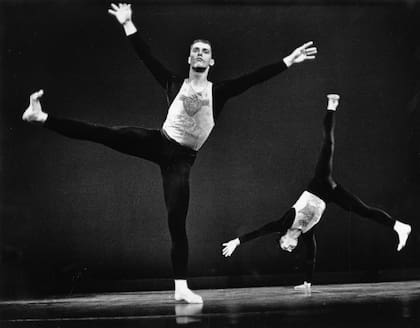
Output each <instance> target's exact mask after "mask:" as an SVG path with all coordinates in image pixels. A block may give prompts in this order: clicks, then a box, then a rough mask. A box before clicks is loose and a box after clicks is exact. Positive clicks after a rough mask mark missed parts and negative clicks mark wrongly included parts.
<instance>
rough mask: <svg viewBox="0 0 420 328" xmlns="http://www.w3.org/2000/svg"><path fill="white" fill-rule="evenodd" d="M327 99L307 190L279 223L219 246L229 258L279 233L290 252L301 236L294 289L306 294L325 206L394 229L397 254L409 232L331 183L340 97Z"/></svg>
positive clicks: (408, 226) (401, 224)
mask: <svg viewBox="0 0 420 328" xmlns="http://www.w3.org/2000/svg"><path fill="white" fill-rule="evenodd" d="M327 97H328V107H327V113H326V115H325V118H324V140H323V144H322V148H321V153H320V155H319V158H318V162H317V164H316V167H315V175H314V177H313V178H312V180H311V181H310V182H309V184H308V186H307V188H306V190H305V191H304V192H303V193H302V195H301V196H300V197H299V199H298V200H297V202H296V203H295V204H294V205H293V206H292V207H291V208H290V209H289V210H288V211H287V212H286V213H285V214H284V215H283V217H282V218H280V219H279V220H277V221H273V222H270V223H268V224H266V225H264V226H262V227H261V228H259V229H257V230H255V231H253V232H250V233H247V234H244V235H242V236H240V237H238V238H236V239H233V240H231V241H228V242H226V243H223V244H222V246H224V248H223V250H222V253H223V255H224V256H225V257H228V256H231V255H232V253H233V252H234V251H235V249H236V247H238V246H239V245H240V244H242V243H245V242H247V241H250V240H252V239H255V238H257V237H260V236H263V235H266V234H269V233H272V232H278V233H279V234H280V236H281V238H280V239H279V244H280V247H281V248H282V249H283V250H285V251H288V252H291V251H293V250H294V249H295V247H296V246H297V244H298V238H299V237H300V236H302V239H303V242H304V244H305V246H306V260H305V281H304V283H303V284H302V285H299V286H296V287H295V288H296V289H303V290H305V291H310V289H311V283H312V275H313V271H314V268H315V260H316V241H315V234H314V226H315V225H316V224H317V223H318V222H319V220H320V219H321V216H322V214H323V213H324V211H325V208H326V204H327V203H329V202H331V203H335V204H337V205H338V206H340V207H342V208H344V209H345V210H347V211H351V212H354V213H356V214H358V215H360V216H362V217H366V218H370V219H372V220H374V221H376V222H378V223H380V224H382V225H384V226H387V227H389V228H393V229H394V231H395V232H396V233H397V235H398V241H399V242H398V247H397V251H400V250H401V249H402V248H403V247H404V246H405V244H406V242H407V238H408V236H409V234H410V232H411V227H410V225H408V224H405V223H402V222H400V221H397V220H395V219H393V218H392V217H391V216H390V215H389V214H388V213H386V212H384V211H383V210H380V209H377V208H374V207H370V206H368V205H366V204H365V203H363V202H362V201H361V200H360V199H359V198H357V197H356V196H355V195H353V194H351V193H350V192H348V191H347V190H345V189H344V188H343V187H342V186H341V185H340V184H338V183H336V182H335V180H334V179H333V177H332V170H333V156H334V126H335V117H334V116H335V111H336V109H337V106H338V100H339V98H340V97H339V96H338V95H328V96H327Z"/></svg>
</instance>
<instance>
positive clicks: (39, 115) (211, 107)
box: [22, 4, 317, 303]
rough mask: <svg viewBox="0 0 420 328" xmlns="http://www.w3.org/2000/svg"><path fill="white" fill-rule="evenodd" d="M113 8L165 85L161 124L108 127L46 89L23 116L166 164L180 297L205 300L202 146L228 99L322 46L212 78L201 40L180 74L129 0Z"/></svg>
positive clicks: (208, 50)
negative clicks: (194, 222) (194, 245)
mask: <svg viewBox="0 0 420 328" xmlns="http://www.w3.org/2000/svg"><path fill="white" fill-rule="evenodd" d="M111 7H112V9H110V10H109V11H108V12H109V13H110V14H111V15H113V16H115V18H116V19H117V20H118V22H119V23H120V24H121V25H122V26H123V28H124V31H125V33H126V35H127V36H128V38H129V40H130V41H131V43H132V44H133V47H134V49H135V50H136V52H137V54H138V55H139V57H140V59H141V60H142V61H143V62H144V63H145V65H146V66H147V67H148V68H149V69H150V71H151V73H152V74H153V75H154V77H155V78H156V80H157V81H158V82H159V84H160V85H161V86H162V87H163V88H164V89H165V91H166V95H167V99H168V105H169V110H168V115H167V117H166V120H165V122H164V123H163V126H162V128H161V129H159V130H158V129H145V128H141V127H106V126H101V125H97V124H91V123H86V122H81V121H75V120H68V119H62V118H57V117H54V116H53V115H48V114H47V113H45V112H43V111H42V109H41V104H40V98H41V97H42V95H43V91H42V90H40V91H38V92H35V93H33V94H32V95H31V97H30V104H29V107H28V109H27V110H26V111H25V112H24V114H23V116H22V118H23V120H25V121H28V122H39V123H42V124H43V126H44V127H46V128H48V129H51V130H53V131H55V132H58V133H60V134H62V135H65V136H67V137H70V138H74V139H82V140H89V141H93V142H97V143H101V144H103V145H105V146H108V147H110V148H112V149H114V150H116V151H119V152H122V153H125V154H129V155H132V156H135V157H140V158H143V159H146V160H149V161H151V162H154V163H156V164H158V165H159V166H160V170H161V175H162V180H163V190H164V197H165V204H166V208H167V212H168V224H169V231H170V235H171V240H172V250H171V260H172V266H173V274H174V279H175V295H174V297H175V300H183V301H186V302H187V303H202V298H201V296H199V295H197V294H195V293H193V292H192V291H191V290H190V289H189V288H188V285H187V280H186V279H187V263H188V240H187V233H186V227H185V225H186V217H187V211H188V203H189V192H190V187H189V176H190V170H191V167H192V165H193V163H194V160H195V158H196V155H197V152H198V150H199V149H200V148H201V146H202V145H203V144H204V142H205V141H206V140H207V138H208V136H209V134H210V132H211V130H212V129H213V126H214V121H215V119H217V118H218V116H219V114H220V111H221V109H222V107H223V105H224V104H225V102H226V101H227V100H228V99H229V98H231V97H233V96H236V95H238V94H240V93H242V92H244V91H245V90H247V89H248V88H250V87H251V86H253V85H255V84H258V83H261V82H263V81H265V80H267V79H269V78H271V77H273V76H275V75H277V74H279V73H281V72H283V71H284V70H286V68H288V67H290V66H291V65H293V64H295V63H300V62H303V61H305V60H307V59H314V58H315V54H316V53H317V49H316V48H315V47H311V45H312V42H308V43H305V44H304V45H302V46H301V47H299V48H297V49H295V50H294V51H293V52H292V53H291V54H290V55H289V56H287V57H285V58H283V60H281V61H280V62H278V63H275V64H272V65H268V66H266V67H263V68H261V69H259V70H257V71H255V72H253V73H250V74H247V75H244V76H242V77H239V78H237V79H233V80H229V81H225V82H221V83H215V84H213V83H211V82H210V81H208V80H207V75H208V72H209V69H210V66H213V65H214V59H213V58H212V49H211V45H210V43H209V42H208V41H205V40H196V41H194V42H193V44H192V45H191V48H190V55H189V57H188V63H189V64H190V70H189V76H188V78H186V79H183V78H180V77H178V76H176V75H175V74H173V73H171V72H170V71H169V70H168V69H166V68H165V67H164V66H163V65H162V64H161V63H160V62H159V61H158V60H157V59H156V58H154V57H153V55H152V53H151V52H150V49H149V47H148V45H147V44H146V43H145V42H144V41H143V40H142V38H141V37H140V35H139V33H138V32H137V29H136V27H135V26H134V24H133V21H132V10H131V6H130V5H128V4H119V5H118V6H117V5H115V4H112V5H111Z"/></svg>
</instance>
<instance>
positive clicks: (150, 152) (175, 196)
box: [44, 116, 197, 279]
mask: <svg viewBox="0 0 420 328" xmlns="http://www.w3.org/2000/svg"><path fill="white" fill-rule="evenodd" d="M44 126H45V127H47V128H48V129H50V130H53V131H55V132H58V133H60V134H62V135H65V136H67V137H70V138H73V139H81V140H88V141H93V142H96V143H101V144H103V145H105V146H107V147H110V148H112V149H114V150H116V151H118V152H121V153H124V154H128V155H132V156H135V157H140V158H143V159H146V160H148V161H151V162H154V163H156V164H158V165H159V166H160V170H161V175H162V180H163V190H164V197H165V204H166V209H167V212H168V225H169V232H170V235H171V240H172V250H171V259H172V266H173V271H174V272H173V273H174V278H175V279H185V278H186V277H187V265H188V239H187V233H186V229H185V223H186V218H187V212H188V203H189V198H190V186H189V176H190V170H191V167H192V165H193V164H194V160H195V157H196V154H197V152H196V151H194V150H192V149H189V148H187V147H184V146H181V145H180V144H178V143H176V142H175V141H173V140H170V139H169V138H168V137H167V136H165V135H163V132H162V131H159V130H152V129H144V128H140V127H106V126H102V125H97V124H90V123H86V122H81V121H75V120H69V119H59V118H55V117H51V116H49V117H48V119H47V121H46V122H45V124H44Z"/></svg>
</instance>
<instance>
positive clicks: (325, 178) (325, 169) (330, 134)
mask: <svg viewBox="0 0 420 328" xmlns="http://www.w3.org/2000/svg"><path fill="white" fill-rule="evenodd" d="M328 98H329V100H328V107H327V112H326V114H325V117H324V122H323V134H324V135H323V141H322V146H321V151H320V153H319V157H318V161H317V163H316V166H315V173H314V177H313V178H312V180H311V181H310V182H309V185H308V191H310V192H312V193H314V194H315V195H317V196H318V197H321V198H322V199H323V200H325V201H327V200H328V198H329V195H330V193H331V191H332V190H333V189H334V188H335V187H336V185H337V184H336V183H335V181H334V179H333V177H332V171H333V159H334V146H335V138H334V128H335V110H336V108H337V106H338V99H339V96H338V95H328Z"/></svg>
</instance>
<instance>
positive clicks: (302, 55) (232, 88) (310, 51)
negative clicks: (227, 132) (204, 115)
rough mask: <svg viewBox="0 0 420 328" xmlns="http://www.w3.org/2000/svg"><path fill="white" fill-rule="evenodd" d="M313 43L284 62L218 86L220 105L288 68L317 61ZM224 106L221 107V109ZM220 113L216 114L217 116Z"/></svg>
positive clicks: (287, 57) (295, 52)
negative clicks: (307, 61) (305, 62)
mask: <svg viewBox="0 0 420 328" xmlns="http://www.w3.org/2000/svg"><path fill="white" fill-rule="evenodd" d="M312 45H313V42H312V41H310V42H307V43H305V44H303V45H302V46H300V47H298V48H296V49H295V50H293V51H292V52H291V53H290V55H288V56H286V57H284V58H283V60H281V61H279V62H277V63H274V64H271V65H267V66H264V67H262V68H260V69H258V70H256V71H254V72H252V73H248V74H245V75H243V76H240V77H238V78H236V79H231V80H227V81H224V82H221V83H218V85H217V92H218V94H219V95H220V99H218V101H220V103H224V102H225V101H227V100H228V99H229V98H231V97H234V96H236V95H238V94H240V93H242V92H244V91H246V90H247V89H249V88H250V87H252V86H254V85H256V84H258V83H261V82H263V81H266V80H268V79H270V78H272V77H274V76H276V75H278V74H280V73H281V72H283V71H285V70H286V69H287V68H288V67H290V66H292V65H294V64H298V63H301V62H303V61H306V60H313V59H315V55H316V53H317V49H316V47H312ZM221 108H222V106H220V109H221ZM217 114H218V113H216V115H217Z"/></svg>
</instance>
